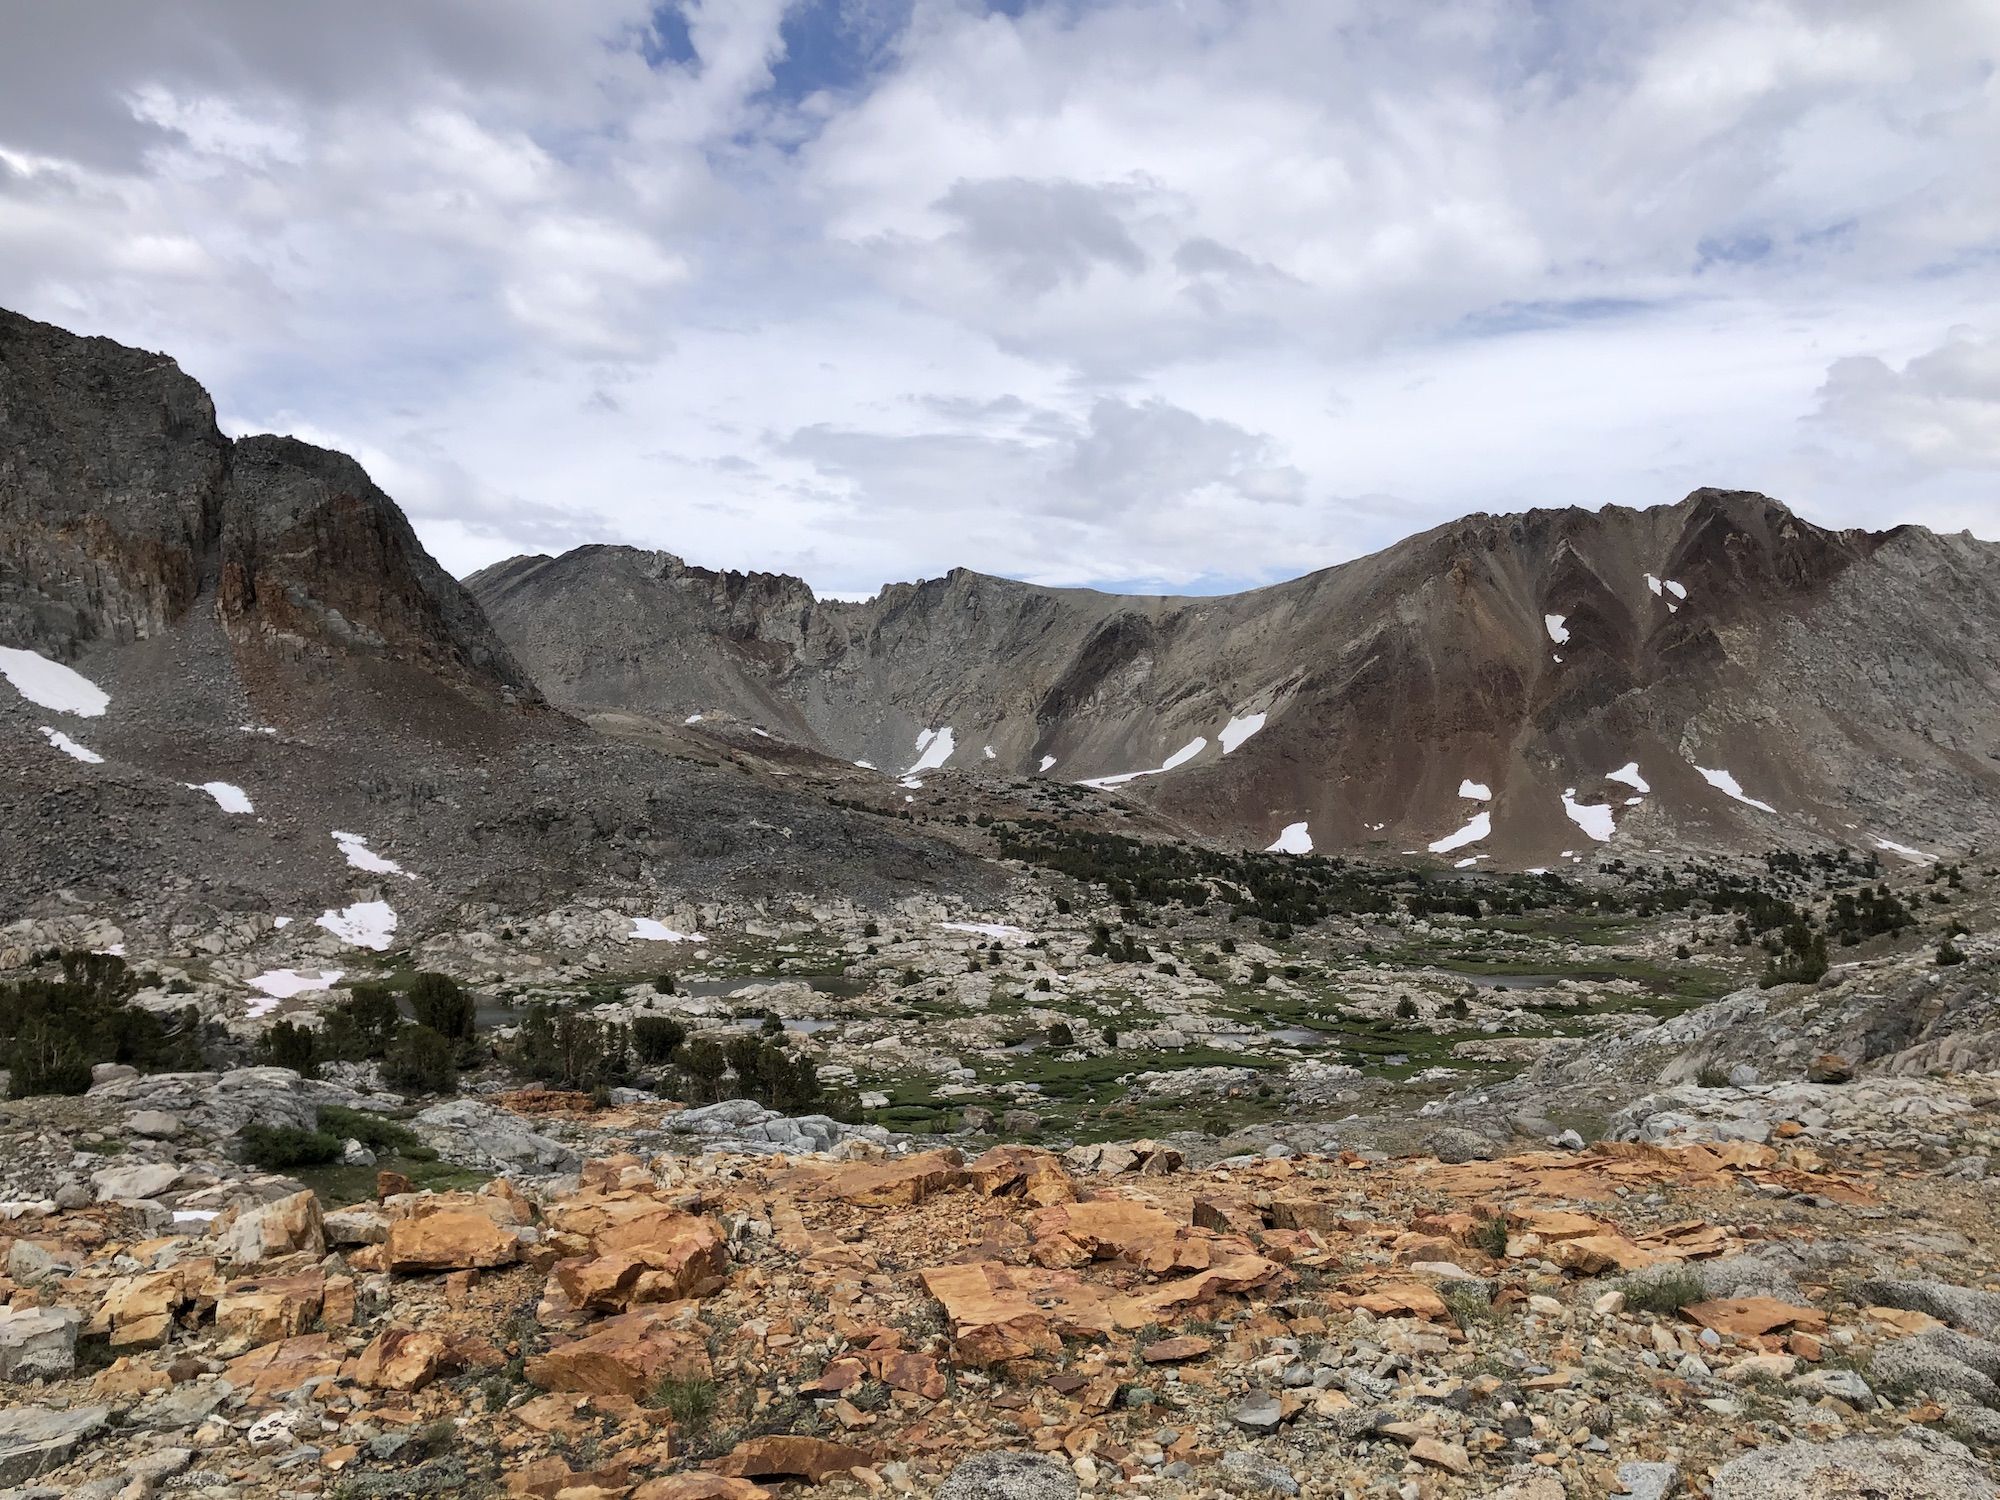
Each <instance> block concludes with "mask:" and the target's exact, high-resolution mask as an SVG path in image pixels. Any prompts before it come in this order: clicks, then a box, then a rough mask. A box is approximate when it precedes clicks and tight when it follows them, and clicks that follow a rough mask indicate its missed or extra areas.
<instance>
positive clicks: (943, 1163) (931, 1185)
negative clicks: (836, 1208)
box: [806, 1146, 966, 1208]
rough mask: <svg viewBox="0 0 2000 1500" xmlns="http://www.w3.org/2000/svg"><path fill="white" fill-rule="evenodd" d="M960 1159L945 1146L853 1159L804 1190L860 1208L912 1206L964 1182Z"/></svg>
mask: <svg viewBox="0 0 2000 1500" xmlns="http://www.w3.org/2000/svg"><path fill="white" fill-rule="evenodd" d="M964 1162H965V1158H964V1157H963V1156H961V1155H960V1154H959V1153H958V1152H956V1151H954V1150H952V1149H951V1148H950V1147H948V1146H947V1147H943V1148H941V1149H939V1150H936V1151H919V1152H918V1153H916V1154H915V1155H914V1156H900V1157H894V1158H892V1159H890V1160H888V1161H870V1162H854V1163H851V1164H849V1165H846V1166H841V1167H837V1168H835V1169H834V1170H833V1171H831V1172H829V1173H826V1174H824V1175H822V1176H820V1177H818V1179H817V1180H816V1181H814V1182H813V1183H811V1184H809V1185H808V1187H807V1190H806V1191H807V1196H809V1197H813V1198H819V1199H834V1200H837V1201H839V1202H841V1203H852V1204H854V1205H856V1206H857V1207H860V1208H913V1207H915V1206H916V1205H917V1204H919V1203H921V1202H923V1201H924V1200H925V1199H926V1198H928V1197H930V1196H931V1195H932V1194H933V1193H942V1192H944V1191H946V1190H947V1189H949V1188H955V1187H957V1186H958V1185H959V1184H960V1183H962V1182H964V1181H965V1180H966V1174H965V1166H964Z"/></svg>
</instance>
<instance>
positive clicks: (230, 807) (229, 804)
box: [181, 781, 257, 813]
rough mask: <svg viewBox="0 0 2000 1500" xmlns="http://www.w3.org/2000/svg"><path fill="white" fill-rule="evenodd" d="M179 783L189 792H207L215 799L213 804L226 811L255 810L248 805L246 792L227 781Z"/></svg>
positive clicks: (248, 796)
mask: <svg viewBox="0 0 2000 1500" xmlns="http://www.w3.org/2000/svg"><path fill="white" fill-rule="evenodd" d="M181 785H182V786H184V787H186V788H187V789H188V790H189V791H191V792H207V793H208V795H209V796H211V797H213V798H214V799H215V805H216V806H217V807H219V808H221V809H222V810H223V811H224V812H226V813H254V812H255V811H256V810H257V809H256V808H254V807H252V806H251V805H250V794H249V793H248V792H246V791H244V790H243V788H242V787H240V786H234V785H232V784H231V783H229V782H227V781H184V782H182V783H181Z"/></svg>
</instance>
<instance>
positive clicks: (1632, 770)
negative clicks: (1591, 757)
mask: <svg viewBox="0 0 2000 1500" xmlns="http://www.w3.org/2000/svg"><path fill="white" fill-rule="evenodd" d="M1604 779H1605V780H1606V781H1622V782H1624V783H1625V785H1627V786H1629V787H1630V788H1632V790H1633V791H1635V792H1650V791H1651V790H1652V787H1650V786H1648V785H1647V784H1646V778H1645V777H1643V776H1641V775H1640V774H1639V762H1637V761H1636V760H1628V761H1626V762H1625V764H1624V765H1622V766H1620V767H1619V768H1618V769H1617V770H1615V771H1606V772H1605V773H1604Z"/></svg>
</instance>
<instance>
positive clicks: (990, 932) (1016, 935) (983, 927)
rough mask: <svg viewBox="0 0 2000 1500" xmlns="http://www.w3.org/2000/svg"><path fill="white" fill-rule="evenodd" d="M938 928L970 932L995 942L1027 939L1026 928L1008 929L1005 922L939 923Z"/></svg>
mask: <svg viewBox="0 0 2000 1500" xmlns="http://www.w3.org/2000/svg"><path fill="white" fill-rule="evenodd" d="M938 926H940V927H942V928H943V929H944V930H945V931H946V932H970V933H972V934H974V935H975V936H977V937H983V938H991V939H993V941H995V942H999V941H1000V940H1001V939H1003V938H1004V939H1007V940H1008V941H1011V942H1026V941H1027V937H1028V933H1027V929H1026V928H1023V927H1009V926H1008V925H1007V924H1006V923H1005V922H940V923H938Z"/></svg>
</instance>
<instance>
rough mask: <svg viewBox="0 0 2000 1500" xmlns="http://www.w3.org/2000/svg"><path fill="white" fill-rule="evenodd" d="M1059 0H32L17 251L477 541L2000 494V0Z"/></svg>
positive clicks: (906, 559) (658, 541) (1963, 507)
mask: <svg viewBox="0 0 2000 1500" xmlns="http://www.w3.org/2000/svg"><path fill="white" fill-rule="evenodd" d="M1013 8H1015V7H1009V9H1013ZM1020 9H1021V14H1019V15H1018V16H1015V15H1009V14H1005V13H1001V12H999V11H988V10H987V8H985V7H983V6H980V5H976V4H973V3H970V0H917V3H916V4H915V5H914V6H913V7H911V8H909V12H908V20H907V24H905V25H901V26H900V29H898V23H899V22H900V21H901V20H902V18H903V15H904V7H901V6H898V5H890V4H883V3H879V0H866V3H864V0H789V3H787V0H732V3H727V4H725V3H722V0H704V3H700V4H695V3H691V0H690V3H686V4H682V5H680V6H678V7H675V6H671V5H669V6H666V7H664V8H662V9H659V10H656V9H655V8H654V7H653V6H652V5H651V4H648V3H645V0H588V3H579V4H576V5H566V6H557V7H549V6H544V5H540V4H537V3H533V0H494V3H493V4H491V5H488V6H482V7H480V8H479V12H478V14H477V16H476V17H475V16H473V15H471V14H470V13H468V12H466V11H465V10H464V9H463V8H462V7H459V6H456V5H451V4H446V3H443V0H413V3H407V4H397V5H389V4H386V3H384V4H377V3H364V4H360V5H358V6H355V7H350V8H347V9H345V10H343V11H342V12H341V13H340V14H339V15H338V16H335V15H333V14H332V13H327V14H326V15H325V16H321V15H319V14H318V13H314V14H313V15H310V16H304V17H299V16H291V17H286V18H282V19H281V18H278V17H276V16H275V14H274V15H273V16H272V17H270V18H265V17H264V16H263V15H262V13H261V12H246V11H245V10H244V9H243V8H242V7H240V6H234V5H230V4H226V3H223V0H171V3H161V4H159V5H155V6H148V7H143V8H137V9H134V10H132V11H130V12H129V13H128V15H127V21H128V23H129V24H126V25H123V26H120V27H117V28H106V27H104V26H102V25H100V24H96V23H95V22H93V21H92V20H91V19H90V18H88V17H86V16H84V15H83V14H82V13H81V12H74V11H72V10H70V9H69V8H63V7H45V8H41V9H38V10H35V11H32V12H29V13H24V15H25V19H23V20H22V21H21V22H20V23H19V24H18V25H16V26H13V27H11V28H10V38H9V41H10V45H9V47H8V48H7V49H6V52H5V54H4V55H0V302H4V303H6V304H7V305H11V306H16V307H20V308H21V309H22V310H24V311H28V312H30V313H33V314H36V315H39V316H45V317H50V318H53V319H55V320H56V321H61V322H66V323H68V324H70V325H72V326H76V327H80V328H84V329H87V330H89V331H93V332H105V333H110V334H112V335H113V336H116V337H120V338H124V339H127V340H128V341H131V342H136V343H140V344H143V345H146V346H148V347H154V348H164V349H167V350H169V351H171V352H173V353H174V354H176V355H177V356H178V357H180V358H181V360H182V362H183V363H184V364H185V365H187V366H188V367H189V368H190V369H191V370H192V371H193V372H194V373H196V374H197V375H198V376H200V377H201V378H202V379H203V380H204V381H206V382H207V383H209V384H210V385H211V386H212V388H213V389H214V390H215V392H216V395H217V398H218V404H219V406H220V407H221V408H222V409H223V410H224V411H225V412H227V413H229V414H230V416H231V420H232V422H235V423H239V424H244V425H248V426H278V427H285V428H300V429H306V430H315V431H319V432H323V433H325V434H327V435H329V436H331V437H334V438H336V439H337V440H339V441H340V442H341V443H342V445H343V446H349V447H351V448H353V449H354V450H355V451H357V453H358V454H360V455H361V456H363V458H364V460H365V461H367V462H368V463H369V465H370V467H371V470H372V471H373V472H375V473H376V474H377V477H378V478H379V479H381V480H382V481H383V483H384V485H385V487H386V488H389V489H390V490H391V491H392V493H396V494H398V495H399V496H400V497H402V498H403V499H404V500H405V501H406V503H407V505H408V508H409V509H410V511H411V513H412V516H413V519H414V520H415V522H416V524H417V526H418V528H419V530H420V531H421V532H422V534H423V535H424V536H425V537H426V539H427V540H428V541H429V542H430V544H431V545H432V546H433V547H434V548H435V549H436V550H438V552H439V554H440V556H441V557H442V558H443V560H444V561H446V562H447V564H448V565H450V566H453V567H454V568H457V569H460V570H465V569H469V568H470V567H472V566H476V565H478V564H480V563H483V562H487V561H491V560H493V558H494V557H495V556H498V555H504V553H505V552H507V551H513V550H528V549H533V550H548V549H551V548H555V547H560V546H565V545H571V544H572V543H573V542H574V541H581V540H585V539H589V538H597V537H601V538H605V539H618V540H633V541H640V542H645V543H647V544H651V545H658V546H664V547H669V548H672V549H674V550H677V551H681V552H684V553H687V554H689V555H691V556H693V557H696V558H698V559H700V560H702V561H706V562H711V563H718V564H726V565H730V566H762V567H782V568H788V569H792V570H797V571H803V572H805V573H807V574H808V576H809V577H810V579H811V581H813V582H814V583H815V584H817V585H819V586H821V587H822V588H825V589H828V590H848V591H851V590H856V589H866V588H869V587H872V586H873V585H875V584H876V583H878V582H880V581H882V580H884V579H885V578H891V577H902V576H911V575H920V574H935V573H937V572H941V571H943V570H944V569H945V568H948V567H950V566H953V565H955V564H960V563H967V564H970V565H973V566H978V567H983V568H987V569H991V570H996V571H1007V572H1013V573H1017V574H1021V575H1023V576H1031V577H1036V578H1043V579H1049V580H1052V581H1064V582H1090V581H1099V582H1102V581H1109V580H1118V581H1126V580H1135V579H1148V580H1154V581H1157V582H1160V583H1166V584H1176V585H1184V584H1190V583H1194V584H1202V585H1208V584H1214V583H1217V582H1220V581H1222V580H1225V579H1234V580H1242V581H1261V580H1264V579H1268V578H1270V577H1274V576H1278V575H1282V574H1286V573H1291V572H1296V571H1299V570H1302V569H1305V568H1310V567H1313V566H1318V565H1322V564H1325V563H1328V562H1332V561H1336V560H1339V559H1340V558H1343V557H1347V556H1352V555H1354V554H1356V553H1358V552H1361V551H1365V550H1368V549H1369V548H1372V547H1374V546H1378V545H1382V544H1384V543H1386V542H1389V541H1391V540H1394V539H1395V538H1396V537H1397V536H1400V535H1402V534H1405V533H1406V532H1408V531H1410V530H1413V529H1416V528H1417V527H1420V526H1423V525H1427V524H1431V523H1434V522H1436V521H1439V520H1443V519H1445V518H1447V517H1448V516H1450V515H1452V514H1456V513H1459V512H1463V511H1466V510H1472V509H1488V510H1500V509H1511V508H1516V507H1519V506H1524V505H1530V504H1598V503H1603V502H1605V501H1614V500H1615V501H1617V502H1620V503H1625V504H1647V503H1655V502H1660V501H1665V500H1670V499H1673V498H1677V497H1678V495H1679V494H1680V493H1682V492H1684V491H1685V490H1687V489H1689V488H1692V487H1694V486H1695V485H1697V484H1704V483H1716V484H1729V485H1745V486H1753V487H1762V488H1766V489H1769V490H1771V491H1773V492H1774V493H1778V494H1780V495H1781V496H1782V497H1783V498H1786V499H1789V500H1791V501H1792V502H1793V503H1794V504H1797V505H1799V506H1800V507H1801V508H1802V509H1804V510H1805V511H1807V513H1808V514H1812V515H1815V516H1818V517H1822V518H1825V519H1828V520H1833V521H1839V522H1841V523H1843V524H1869V525H1878V526H1879V525H1887V524H1892V523H1895V522H1899V521H1907V520H1927V521H1931V522H1934V523H1936V524H1939V525H1954V526H1956V525H1970V526H1972V527H1974V528H1975V529H1977V530H1980V531H1982V532H1983V533H1985V534H1988V535H1996V534H2000V507H1996V505H1995V503H1994V501H1993V498H1992V495H1991V470H1992V468H1993V467H1994V463H1995V452H1994V444H1995V441H1996V440H1995V438H1994V436H1993V434H1994V432H1995V430H1996V423H1995V420H1994V410H1995V402H1996V399H2000V398H1996V396H1995V394H1994V389H1993V375H1994V361H1995V355H1994V349H1995V338H1996V335H2000V326H1995V325H1994V323H1993V321H1992V320H1990V319H1989V320H1988V321H1987V322H1986V323H1985V324H1983V325H1981V326H1977V327H1973V328H1965V329H1958V330H1957V331H1954V332H1952V333H1951V334H1950V335H1949V336H1948V337H1944V338H1943V340H1942V342H1940V339H1941V331H1942V330H1946V329H1952V328H1954V325H1958V324H1962V323H1964V322H1965V320H1966V318H1967V317H1968V315H1969V313H1970V314H1972V315H1978V316H1983V309H1985V308H1987V307H1991V306H1994V305H1996V293H2000V258H1996V257H1995V256H1994V255H1993V253H1992V247H1993V246H1994V245H1995V244H1996V243H2000V154H1996V153H1995V152H1994V151H1993V150H1992V148H1991V147H1992V141H1993V140H1994V139H1995V138H1996V136H2000V94H1996V92H1995V91H1994V90H1993V88H1992V86H1991V82H1990V80H1991V77H1992V76H1993V72H1994V68H1995V63H1996V61H1997V60H2000V10H1996V9H1995V8H1994V7H1993V6H1991V5H1990V4H1986V3H1983V0H1907V3H1904V4H1900V5H1897V6H1895V7H1887V6H1880V5H1876V4H1872V3H1865V0H1833V3H1824V0H1717V3H1715V4H1711V5H1704V6H1699V7H1614V8H1603V7H1585V6H1569V5H1559V6H1548V5H1543V4H1534V3H1530V0H1461V3H1446V4H1440V5H1434V6H1414V7H1413V6H1396V5H1390V4H1388V3H1386V0H1254V3H1235V0H1230V3H1225V0H1185V3H1183V4H1180V5H1177V6H1174V7H1164V6H1160V5H1157V4H1153V3H1148V0H1098V3H1093V4H1091V5H1087V6H1078V5H1072V4H1068V3H1043V4H1029V5H1026V6H1025V7H1020ZM836 12H837V14H836ZM788 47H791V48H793V49H794V51H793V52H791V53H788V52H787V48H788ZM843 48H844V49H845V50H844V51H843ZM856 59H860V61H856Z"/></svg>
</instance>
